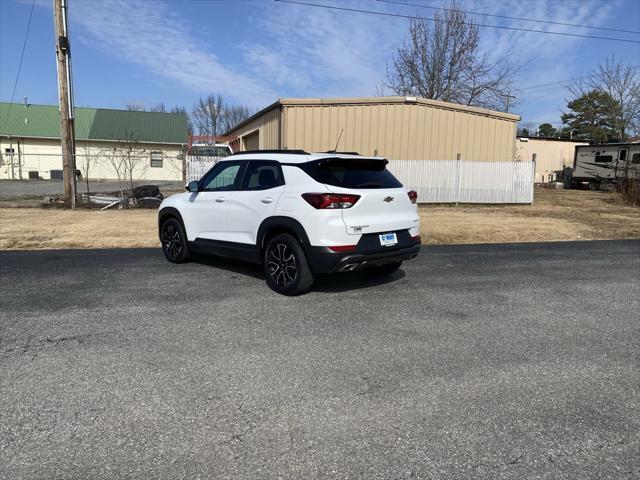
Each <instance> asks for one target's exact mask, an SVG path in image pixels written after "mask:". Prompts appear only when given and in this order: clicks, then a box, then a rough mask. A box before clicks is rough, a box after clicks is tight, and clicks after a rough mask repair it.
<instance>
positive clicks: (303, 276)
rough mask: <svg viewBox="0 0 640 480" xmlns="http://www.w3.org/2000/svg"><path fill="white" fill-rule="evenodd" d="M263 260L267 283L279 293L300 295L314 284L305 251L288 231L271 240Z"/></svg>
mask: <svg viewBox="0 0 640 480" xmlns="http://www.w3.org/2000/svg"><path fill="white" fill-rule="evenodd" d="M262 260H263V264H264V273H265V276H266V277H267V285H269V287H270V288H271V289H272V290H273V291H275V292H277V293H280V294H282V295H300V294H301V293H305V292H307V291H308V290H309V289H310V288H311V285H313V274H312V273H311V268H309V264H308V263H307V258H306V257H305V255H304V251H303V250H302V247H301V246H300V244H299V243H298V241H297V240H296V239H295V238H294V237H293V236H291V235H289V234H288V233H281V234H280V235H276V236H275V237H273V238H272V239H271V240H269V242H268V243H267V247H266V248H265V249H264V256H263V259H262Z"/></svg>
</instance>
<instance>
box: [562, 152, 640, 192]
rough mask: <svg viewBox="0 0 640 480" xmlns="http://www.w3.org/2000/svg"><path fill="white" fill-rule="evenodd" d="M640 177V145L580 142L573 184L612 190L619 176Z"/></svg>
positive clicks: (575, 161)
mask: <svg viewBox="0 0 640 480" xmlns="http://www.w3.org/2000/svg"><path fill="white" fill-rule="evenodd" d="M623 177H627V178H636V179H637V178H640V144H639V143H609V144H603V145H578V146H576V151H575V155H574V158H573V172H572V176H571V183H572V186H573V187H574V188H575V187H579V186H580V185H588V186H589V188H590V189H591V190H609V189H610V188H611V187H612V186H613V185H614V184H615V183H617V181H618V179H619V178H623Z"/></svg>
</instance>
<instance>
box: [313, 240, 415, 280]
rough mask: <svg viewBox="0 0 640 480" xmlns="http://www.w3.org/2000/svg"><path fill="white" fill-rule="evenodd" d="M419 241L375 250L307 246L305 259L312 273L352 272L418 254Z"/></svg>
mask: <svg viewBox="0 0 640 480" xmlns="http://www.w3.org/2000/svg"><path fill="white" fill-rule="evenodd" d="M419 251H420V242H415V243H414V244H413V245H411V246H404V247H401V248H394V249H389V250H383V251H377V252H369V253H367V252H358V251H355V252H348V253H344V252H342V253H338V252H334V251H332V250H329V248H328V247H308V252H307V259H308V260H309V264H310V266H311V270H313V272H314V273H334V272H353V271H356V270H362V269H364V268H367V267H373V266H377V265H385V264H387V263H394V262H402V261H403V260H409V259H411V258H414V257H415V256H416V255H418V252H419Z"/></svg>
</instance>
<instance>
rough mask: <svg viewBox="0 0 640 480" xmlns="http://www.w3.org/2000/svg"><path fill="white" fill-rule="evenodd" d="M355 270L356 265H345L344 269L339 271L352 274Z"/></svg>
mask: <svg viewBox="0 0 640 480" xmlns="http://www.w3.org/2000/svg"><path fill="white" fill-rule="evenodd" d="M356 268H358V264H357V263H347V264H346V265H345V266H344V267H342V268H341V269H340V271H341V272H353V271H354V270H355V269H356Z"/></svg>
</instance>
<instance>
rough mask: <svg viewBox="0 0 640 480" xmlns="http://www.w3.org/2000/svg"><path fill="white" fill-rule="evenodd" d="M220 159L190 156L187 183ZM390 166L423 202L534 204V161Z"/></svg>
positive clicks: (419, 162) (429, 162)
mask: <svg viewBox="0 0 640 480" xmlns="http://www.w3.org/2000/svg"><path fill="white" fill-rule="evenodd" d="M220 158H222V157H191V156H188V157H187V159H186V179H187V182H190V181H192V180H199V179H200V178H201V177H202V176H203V175H204V174H205V173H207V172H208V171H209V169H210V168H211V167H213V166H214V165H215V164H216V163H217V162H218V161H219V160H220ZM388 168H389V170H391V172H393V174H394V175H395V176H396V177H398V179H399V180H400V181H401V182H402V184H403V185H404V186H405V187H407V188H410V189H413V190H415V191H416V192H418V202H420V203H456V202H459V203H533V179H534V172H535V164H534V162H533V161H531V160H528V161H518V162H478V161H472V160H390V161H389V167H388Z"/></svg>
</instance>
